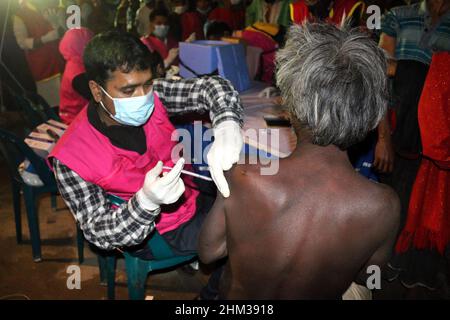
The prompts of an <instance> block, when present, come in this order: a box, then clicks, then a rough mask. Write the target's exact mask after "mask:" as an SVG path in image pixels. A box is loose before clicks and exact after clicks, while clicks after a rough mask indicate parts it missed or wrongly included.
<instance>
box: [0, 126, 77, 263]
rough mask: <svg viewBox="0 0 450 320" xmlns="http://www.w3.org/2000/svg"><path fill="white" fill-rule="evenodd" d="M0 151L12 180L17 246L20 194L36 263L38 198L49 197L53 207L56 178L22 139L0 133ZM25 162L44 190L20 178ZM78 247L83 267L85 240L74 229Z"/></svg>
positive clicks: (38, 259)
mask: <svg viewBox="0 0 450 320" xmlns="http://www.w3.org/2000/svg"><path fill="white" fill-rule="evenodd" d="M0 149H1V152H2V154H3V156H4V158H5V160H6V163H7V166H8V171H9V175H10V179H11V188H12V194H13V204H14V216H15V222H16V238H17V242H18V243H20V242H21V241H22V224H21V214H20V213H21V208H20V207H21V206H20V193H21V191H22V192H23V195H24V200H25V207H26V211H27V218H28V227H29V231H30V239H31V247H32V252H33V260H34V261H35V262H39V261H42V255H41V238H40V232H39V219H38V212H37V206H36V201H37V198H38V196H39V195H41V194H43V193H51V194H52V196H53V197H52V207H53V206H54V207H56V201H55V200H56V194H57V193H58V188H57V186H56V181H55V178H54V176H53V173H52V172H51V170H50V168H49V167H48V166H47V164H46V163H45V161H44V159H42V158H41V157H39V156H38V155H37V154H36V153H35V152H34V151H33V150H32V149H31V148H30V147H29V146H28V145H27V144H26V143H25V142H23V141H22V139H20V138H18V137H17V136H16V135H14V134H13V133H11V132H9V131H7V130H4V129H0ZM25 159H28V160H29V161H30V163H31V165H32V166H33V168H34V170H35V172H36V173H37V175H38V176H39V178H40V179H41V181H42V182H43V186H41V187H36V186H30V185H28V184H27V183H25V181H24V180H23V179H22V177H21V175H20V174H19V171H18V167H19V165H20V164H21V163H22V162H23V161H24V160H25ZM77 246H78V260H79V262H80V263H82V262H83V260H84V256H83V249H84V238H83V234H82V232H81V230H80V229H79V228H77Z"/></svg>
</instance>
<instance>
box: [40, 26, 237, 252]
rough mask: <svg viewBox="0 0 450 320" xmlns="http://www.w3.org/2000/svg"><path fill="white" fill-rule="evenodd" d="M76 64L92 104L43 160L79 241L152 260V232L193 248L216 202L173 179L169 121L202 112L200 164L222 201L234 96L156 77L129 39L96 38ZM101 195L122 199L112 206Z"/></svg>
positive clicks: (148, 57)
mask: <svg viewBox="0 0 450 320" xmlns="http://www.w3.org/2000/svg"><path fill="white" fill-rule="evenodd" d="M83 60H84V65H85V68H86V73H87V78H88V80H89V88H90V91H91V94H92V99H91V100H90V102H89V105H88V106H87V107H86V108H84V109H83V110H82V111H81V112H80V113H79V114H78V116H77V118H76V119H75V120H74V121H73V122H72V123H71V125H70V126H69V128H68V129H67V130H66V131H65V133H64V135H63V136H62V137H61V139H60V140H59V141H58V142H57V144H56V146H55V147H54V149H53V150H52V152H51V153H50V155H49V157H48V162H49V164H50V165H51V167H52V169H53V171H54V174H55V178H56V181H57V185H58V188H59V191H60V192H61V196H62V198H63V199H64V201H65V203H66V204H67V205H68V207H69V208H70V210H71V212H72V213H73V215H74V217H75V219H76V221H77V223H78V224H79V226H80V228H81V229H82V230H83V234H84V236H85V238H86V239H87V241H89V242H90V243H92V244H93V245H95V246H96V247H98V248H100V249H103V250H116V249H119V250H122V251H124V250H125V251H127V252H130V254H133V255H135V256H139V257H140V258H142V259H152V257H153V256H152V252H151V250H150V249H149V248H148V247H147V242H148V240H149V238H150V237H151V236H152V232H159V233H160V234H161V236H162V237H163V238H164V239H165V240H166V241H167V243H168V244H169V245H170V247H171V249H172V251H174V253H176V254H179V255H189V254H192V253H194V252H196V250H197V239H198V233H199V229H200V227H201V224H202V221H203V220H204V218H205V216H206V214H207V213H208V211H209V209H210V206H211V205H212V203H213V202H214V198H215V197H214V195H211V194H209V195H208V194H205V193H203V192H201V191H200V190H201V189H202V188H201V184H200V183H199V182H198V181H196V180H193V178H191V177H190V176H189V175H185V174H183V175H181V170H182V169H183V167H184V168H185V169H187V170H190V165H188V164H186V165H184V159H183V158H180V159H179V160H177V159H176V157H178V154H179V153H177V155H176V156H173V155H172V153H173V151H174V148H176V147H177V141H175V140H174V139H173V137H172V134H173V131H174V130H175V128H174V126H173V125H172V123H171V122H170V121H169V115H171V116H173V115H181V114H186V113H189V112H200V113H204V112H209V114H210V117H211V120H212V127H213V134H214V137H215V139H214V142H213V143H212V145H211V148H210V149H209V151H208V154H207V158H208V165H209V168H210V172H211V173H212V177H213V179H214V181H217V182H216V185H217V186H218V189H219V191H220V192H223V195H224V196H225V197H228V196H229V189H228V184H227V183H226V180H225V177H224V175H223V170H229V169H230V168H231V166H232V165H233V163H236V162H237V161H238V159H239V153H240V151H241V148H242V146H243V140H242V135H241V132H240V127H241V126H242V124H243V121H242V119H243V109H242V105H241V103H240V100H239V94H238V92H237V91H236V90H234V89H233V87H232V85H231V83H230V82H229V81H228V80H225V79H223V78H220V77H205V78H200V79H187V80H179V81H171V80H165V79H155V78H157V77H158V75H157V70H156V67H157V64H158V62H157V60H155V59H154V55H152V53H151V52H150V51H149V50H148V49H147V48H146V47H145V45H144V44H143V43H142V42H141V41H140V40H139V38H137V37H134V36H133V35H131V34H129V33H122V32H119V31H108V32H105V33H102V34H99V35H97V36H95V37H94V38H93V39H92V40H91V41H90V42H89V43H88V45H87V46H86V48H85V51H84V58H83ZM189 160H190V159H189ZM163 165H164V166H167V167H170V168H172V169H166V168H164V169H163ZM163 170H164V172H163ZM108 195H114V196H117V197H120V198H122V199H123V200H125V202H124V203H122V204H121V205H118V206H117V205H114V204H113V203H112V202H111V200H110V198H109V197H108Z"/></svg>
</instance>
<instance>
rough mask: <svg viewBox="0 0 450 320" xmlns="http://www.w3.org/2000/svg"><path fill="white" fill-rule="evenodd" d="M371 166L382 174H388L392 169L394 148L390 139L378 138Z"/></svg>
mask: <svg viewBox="0 0 450 320" xmlns="http://www.w3.org/2000/svg"><path fill="white" fill-rule="evenodd" d="M373 166H374V168H375V169H377V170H378V171H379V172H382V173H389V172H392V170H393V169H394V148H393V147H392V142H391V138H390V137H383V138H378V141H377V144H376V146H375V157H374V161H373Z"/></svg>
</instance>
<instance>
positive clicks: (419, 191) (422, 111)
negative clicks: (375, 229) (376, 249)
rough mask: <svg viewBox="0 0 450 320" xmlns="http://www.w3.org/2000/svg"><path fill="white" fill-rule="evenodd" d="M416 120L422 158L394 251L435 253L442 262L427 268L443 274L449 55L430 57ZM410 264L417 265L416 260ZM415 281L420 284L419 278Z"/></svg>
mask: <svg viewBox="0 0 450 320" xmlns="http://www.w3.org/2000/svg"><path fill="white" fill-rule="evenodd" d="M418 119H419V127H420V136H421V139H422V147H423V151H422V152H423V154H422V155H423V157H422V160H421V163H420V167H419V171H418V173H417V176H416V179H415V182H414V185H413V189H412V192H411V199H410V202H409V209H408V217H407V220H406V226H405V227H404V229H403V231H402V233H401V234H400V237H399V239H398V241H397V245H396V251H397V253H399V254H405V255H406V254H408V255H410V256H411V255H412V254H414V252H425V251H431V250H434V251H437V253H438V255H440V257H441V259H433V260H432V259H430V258H429V259H428V261H429V262H428V264H429V265H430V263H431V262H432V261H434V267H433V270H436V272H442V270H444V269H445V268H444V267H442V268H441V267H439V261H441V262H442V264H443V265H445V259H444V258H443V256H444V255H445V250H446V248H447V247H448V244H449V243H450V197H449V192H450V191H449V188H450V170H449V169H450V125H449V119H450V53H449V52H444V51H443V52H439V53H435V54H434V55H433V57H432V60H431V65H430V69H429V71H428V74H427V78H426V80H425V84H424V87H423V91H422V95H421V97H420V102H419V108H418ZM436 256H437V254H436ZM410 261H411V263H413V262H415V263H416V264H418V263H420V262H419V260H418V259H410ZM421 261H424V259H421ZM409 269H411V270H413V269H414V270H418V269H419V268H418V267H414V268H412V267H410V268H409ZM427 269H428V270H430V268H427ZM405 272H406V271H405ZM415 272H416V273H417V271H415ZM449 276H450V275H449V274H447V277H449ZM414 279H416V280H415V281H416V282H421V278H420V277H417V276H416V277H414ZM417 279H418V280H417Z"/></svg>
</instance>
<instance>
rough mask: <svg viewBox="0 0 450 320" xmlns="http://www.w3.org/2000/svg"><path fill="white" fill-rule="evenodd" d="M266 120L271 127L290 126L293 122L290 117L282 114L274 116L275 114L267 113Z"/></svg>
mask: <svg viewBox="0 0 450 320" xmlns="http://www.w3.org/2000/svg"><path fill="white" fill-rule="evenodd" d="M263 118H264V121H266V124H267V125H268V126H269V127H290V126H291V122H290V121H289V119H287V118H285V117H281V116H274V115H265V116H264V117H263Z"/></svg>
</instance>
